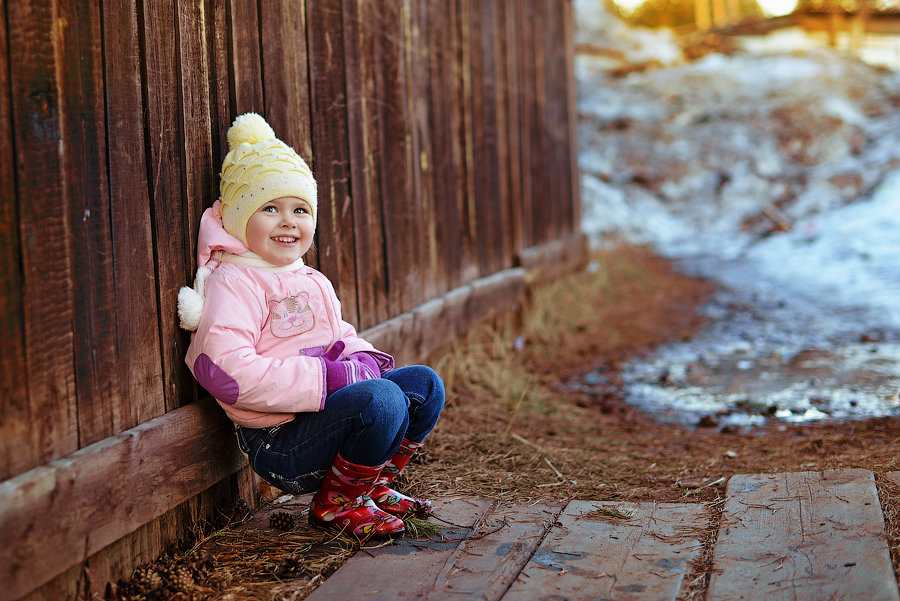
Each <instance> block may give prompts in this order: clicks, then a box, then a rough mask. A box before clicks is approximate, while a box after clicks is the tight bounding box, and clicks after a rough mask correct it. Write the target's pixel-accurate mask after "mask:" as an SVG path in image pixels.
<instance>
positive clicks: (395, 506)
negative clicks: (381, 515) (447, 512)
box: [369, 438, 433, 517]
mask: <svg viewBox="0 0 900 601" xmlns="http://www.w3.org/2000/svg"><path fill="white" fill-rule="evenodd" d="M421 446H422V443H421V442H411V441H409V440H406V439H405V438H404V439H403V442H402V443H401V444H400V448H399V449H397V452H396V453H394V456H393V457H391V458H390V459H389V460H388V462H387V463H386V464H385V465H384V469H383V470H381V475H380V476H379V477H378V479H377V480H375V486H374V487H373V488H372V492H370V493H369V496H371V497H372V500H373V501H375V504H376V505H378V507H379V508H380V509H381V510H382V511H385V512H387V513H389V514H391V515H396V516H398V517H406V516H410V515H413V516H426V515H428V514H430V513H431V512H432V510H433V507H432V506H431V501H429V500H427V499H416V498H414V497H409V496H407V495H404V494H403V493H399V492H397V491H396V490H394V489H393V488H390V487H389V486H388V484H390V483H391V481H392V480H393V479H394V478H396V477H397V474H399V473H400V471H401V470H402V469H403V468H404V467H406V464H407V463H409V460H410V459H411V458H412V456H413V453H415V452H416V449H418V448H419V447H421Z"/></svg>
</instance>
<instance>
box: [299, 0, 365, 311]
mask: <svg viewBox="0 0 900 601" xmlns="http://www.w3.org/2000/svg"><path fill="white" fill-rule="evenodd" d="M341 13H342V7H341V5H340V4H337V3H333V2H326V1H325V0H307V3H306V15H307V36H308V52H309V63H310V69H309V72H310V108H311V114H312V122H311V123H312V127H311V133H312V144H313V153H314V157H315V160H314V163H315V164H314V165H313V166H312V168H313V172H314V173H315V176H316V182H317V184H318V202H319V206H318V225H317V231H318V234H317V235H318V238H317V239H318V249H317V252H318V262H319V268H320V269H321V270H322V272H323V273H325V275H327V276H328V277H329V279H330V280H331V282H332V283H333V284H334V288H335V291H336V292H337V295H338V298H339V299H340V300H341V307H342V312H343V317H344V319H346V320H347V321H349V322H350V323H353V324H358V323H359V312H358V310H357V304H356V288H357V279H356V265H355V252H354V246H353V245H354V240H353V235H352V232H353V231H354V230H353V207H352V199H351V197H350V161H349V148H348V146H347V136H348V134H347V94H346V80H345V66H344V41H343V28H342V27H343V25H342V14H341Z"/></svg>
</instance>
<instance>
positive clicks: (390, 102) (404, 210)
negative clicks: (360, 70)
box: [364, 0, 423, 315]
mask: <svg viewBox="0 0 900 601" xmlns="http://www.w3.org/2000/svg"><path fill="white" fill-rule="evenodd" d="M367 14H368V15H369V18H368V19H366V20H365V21H364V23H366V24H367V26H368V27H370V28H371V31H372V34H373V35H374V36H375V37H374V65H375V94H376V98H377V104H376V114H375V121H376V123H377V125H378V134H377V135H378V146H379V149H380V155H381V164H382V168H381V169H380V171H379V174H380V176H381V181H380V185H381V206H382V219H383V221H384V230H385V270H386V272H387V281H386V284H387V295H388V310H389V313H390V314H392V315H397V314H399V313H402V312H403V311H406V310H408V309H411V308H412V307H413V306H415V305H416V302H417V299H418V298H419V295H418V293H417V290H416V288H417V287H418V286H420V285H421V281H422V275H421V269H422V268H423V265H422V261H421V255H420V254H419V253H417V250H418V249H419V248H420V244H419V236H420V235H421V232H419V231H417V230H418V228H417V226H418V225H419V220H418V219H417V212H420V211H421V207H420V206H419V202H418V196H417V191H416V190H414V188H413V158H412V132H411V130H410V117H409V105H408V103H407V93H406V89H407V85H408V79H407V59H406V36H405V27H404V23H403V19H404V15H405V14H406V6H405V4H404V3H401V2H395V1H391V0H383V1H382V2H379V3H378V4H377V10H375V6H374V5H373V6H371V7H370V10H368V11H367Z"/></svg>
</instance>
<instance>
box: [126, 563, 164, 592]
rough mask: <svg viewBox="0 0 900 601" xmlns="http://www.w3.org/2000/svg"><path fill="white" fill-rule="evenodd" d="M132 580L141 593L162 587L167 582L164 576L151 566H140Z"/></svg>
mask: <svg viewBox="0 0 900 601" xmlns="http://www.w3.org/2000/svg"><path fill="white" fill-rule="evenodd" d="M131 581H132V583H133V584H134V586H135V588H136V589H137V590H138V592H140V593H148V592H150V591H153V590H156V589H158V588H162V587H163V585H164V584H165V583H164V582H163V579H162V576H160V575H159V572H157V571H156V570H155V569H153V568H152V567H150V566H140V567H139V568H137V569H136V570H135V571H134V574H132V576H131Z"/></svg>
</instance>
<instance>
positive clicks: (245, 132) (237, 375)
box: [178, 113, 444, 537]
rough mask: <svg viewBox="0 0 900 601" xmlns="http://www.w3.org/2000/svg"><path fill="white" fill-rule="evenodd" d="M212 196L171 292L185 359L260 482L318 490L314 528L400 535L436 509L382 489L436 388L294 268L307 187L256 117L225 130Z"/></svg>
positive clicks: (418, 439)
mask: <svg viewBox="0 0 900 601" xmlns="http://www.w3.org/2000/svg"><path fill="white" fill-rule="evenodd" d="M228 145H229V152H228V155H227V156H226V157H225V161H224V164H223V165H222V173H221V189H220V192H221V198H220V199H219V200H218V201H216V203H215V204H213V206H212V207H210V208H209V209H207V210H206V212H204V214H203V217H202V219H201V222H200V235H199V243H198V266H199V267H198V269H197V277H196V280H195V284H194V288H193V289H191V288H182V289H181V291H180V292H179V298H178V311H179V316H180V317H181V323H182V327H184V328H185V329H188V330H192V331H195V332H196V333H195V334H194V335H193V336H192V339H191V345H190V347H189V348H188V352H187V356H186V358H185V360H186V361H187V364H188V366H189V367H190V369H191V371H192V372H193V374H194V377H196V378H197V381H198V382H199V383H200V384H201V385H202V386H203V387H204V388H205V389H206V390H207V391H209V393H210V394H212V395H213V396H214V397H215V398H216V400H217V401H218V402H219V404H220V405H221V406H222V408H223V409H224V410H225V413H227V414H228V417H230V418H231V420H232V421H233V422H234V423H235V424H236V427H237V437H238V442H239V444H240V447H241V450H243V452H244V453H246V454H247V456H248V458H249V460H250V465H251V466H252V468H253V470H254V471H256V473H258V474H259V475H260V476H262V478H263V479H265V480H266V481H267V482H269V483H270V484H272V485H273V486H275V487H277V488H280V489H281V490H284V491H287V492H289V493H302V492H307V491H313V490H316V489H318V492H316V494H315V495H314V496H313V500H312V505H311V506H310V511H309V519H310V522H312V523H313V524H316V525H320V526H328V527H332V528H336V529H340V530H344V531H346V532H349V533H352V534H354V535H356V536H358V537H370V536H378V537H381V536H395V535H399V534H402V533H403V531H404V525H403V521H402V520H401V519H400V518H402V517H404V516H406V515H408V514H414V513H418V514H421V513H428V512H430V511H431V504H430V503H429V502H428V501H426V500H424V499H414V498H411V497H408V496H406V495H403V494H400V493H398V492H396V491H394V490H392V489H391V488H390V483H391V481H392V480H393V479H394V478H395V477H396V476H397V474H398V473H400V470H402V469H403V467H404V466H405V465H406V463H407V462H408V461H409V459H410V457H411V456H412V454H413V452H414V451H415V450H416V449H417V448H418V447H419V446H421V444H422V441H423V440H425V437H426V436H427V435H428V433H429V432H431V429H432V428H433V427H434V424H435V422H436V421H437V418H438V416H439V415H440V413H441V410H442V409H443V406H444V386H443V383H442V382H441V379H440V377H439V376H438V375H437V374H436V373H435V372H434V371H433V370H432V369H430V368H428V367H425V366H418V365H417V366H411V367H404V368H400V369H394V360H393V358H392V357H391V356H390V355H388V354H386V353H383V352H381V351H378V350H376V349H375V348H374V347H373V346H372V345H371V344H369V343H368V342H366V341H365V340H363V339H361V338H359V337H358V336H357V334H356V330H355V329H354V328H353V326H351V325H350V324H349V323H347V322H346V321H343V319H342V318H341V308H340V303H339V302H338V299H337V297H336V296H335V293H334V288H333V287H332V285H331V282H329V281H328V279H327V278H326V277H325V276H324V275H322V274H321V273H320V272H318V271H316V270H314V269H311V268H309V267H307V266H305V265H304V264H303V260H302V258H301V257H302V256H303V255H304V254H305V253H306V251H307V250H309V248H310V246H311V245H312V243H313V234H314V233H315V228H316V214H317V211H316V209H317V202H316V182H315V180H314V179H313V175H312V172H311V171H310V170H309V167H307V165H306V163H305V162H304V161H303V159H302V158H300V156H299V155H298V154H297V153H296V152H294V150H293V149H292V148H290V147H289V146H287V145H286V144H284V143H283V142H282V141H281V140H278V139H277V138H276V137H275V133H274V132H273V131H272V128H271V127H269V124H268V123H266V121H265V120H264V119H263V118H262V117H260V116H259V115H257V114H255V113H247V114H245V115H241V116H240V117H238V118H237V119H236V120H235V122H234V124H233V125H232V126H231V128H230V129H229V130H228Z"/></svg>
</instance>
